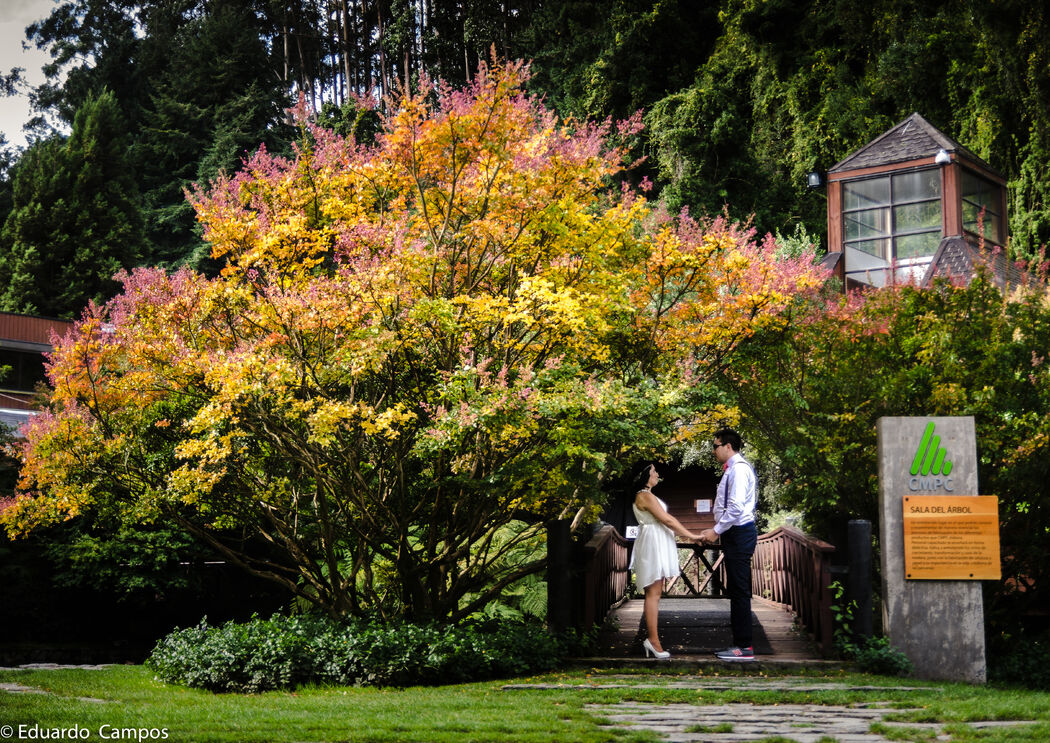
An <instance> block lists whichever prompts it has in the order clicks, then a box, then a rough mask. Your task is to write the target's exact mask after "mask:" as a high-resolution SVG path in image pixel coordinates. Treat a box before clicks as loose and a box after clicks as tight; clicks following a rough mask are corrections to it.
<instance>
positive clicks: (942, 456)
mask: <svg viewBox="0 0 1050 743" xmlns="http://www.w3.org/2000/svg"><path fill="white" fill-rule="evenodd" d="M934 428H935V426H934V424H933V421H930V422H929V423H928V424H926V430H925V431H924V432H923V434H922V440H921V441H919V446H918V447H917V448H916V449H915V457H914V458H913V459H912V461H911V472H910V474H911V479H910V480H908V487H909V489H911V490H941V489H943V490H947V491H949V492H950V491H952V490H954V489H955V483H954V482H953V480H952V478H950V477H949V476H948V475H950V474H951V473H952V463H951V461H950V460H949V459H948V458H947V457H948V450H947V449H945V448H944V447H943V446H941V437H940V436H937V435H936V434H934Z"/></svg>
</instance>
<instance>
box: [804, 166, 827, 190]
mask: <svg viewBox="0 0 1050 743" xmlns="http://www.w3.org/2000/svg"><path fill="white" fill-rule="evenodd" d="M823 185H824V176H823V175H822V174H821V172H820V171H819V170H811V171H809V174H808V175H807V176H806V188H809V189H813V188H820V187H821V186H823Z"/></svg>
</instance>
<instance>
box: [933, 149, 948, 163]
mask: <svg viewBox="0 0 1050 743" xmlns="http://www.w3.org/2000/svg"><path fill="white" fill-rule="evenodd" d="M933 161H934V162H935V163H937V164H938V165H947V164H948V163H950V162H951V161H952V156H951V155H949V154H948V150H944V149H942V150H939V151H938V152H937V155H936V157H934V158H933Z"/></svg>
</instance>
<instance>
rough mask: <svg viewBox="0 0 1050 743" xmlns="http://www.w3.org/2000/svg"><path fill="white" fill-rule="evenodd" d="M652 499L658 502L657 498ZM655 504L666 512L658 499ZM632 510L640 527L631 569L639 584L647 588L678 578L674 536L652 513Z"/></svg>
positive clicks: (663, 504)
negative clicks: (657, 503) (668, 579)
mask: <svg viewBox="0 0 1050 743" xmlns="http://www.w3.org/2000/svg"><path fill="white" fill-rule="evenodd" d="M653 497H654V498H656V496H655V495H654V496H653ZM656 500H658V501H660V505H661V506H662V507H663V509H664V510H665V511H666V510H667V504H666V503H664V502H663V501H662V500H660V499H659V498H656ZM631 507H632V508H633V509H634V517H635V519H637V520H638V526H639V527H640V528H639V529H638V538H637V539H635V540H634V550H633V551H632V552H631V567H632V568H633V569H634V576H635V579H636V580H637V584H638V585H639V586H641V587H642V588H645V587H646V586H648V585H650V584H652V583H655V582H656V581H658V580H662V579H664V578H677V577H678V572H679V570H678V547H677V546H676V545H675V538H674V532H673V531H671V530H670V529H668V528H667V527H666V526H664V525H663V524H661V523H660V522H659V521H657V520H656V517H654V516H653V515H652V513H650V512H649V511H643V510H641V509H640V508H638V506H636V505H633V504H632V505H631Z"/></svg>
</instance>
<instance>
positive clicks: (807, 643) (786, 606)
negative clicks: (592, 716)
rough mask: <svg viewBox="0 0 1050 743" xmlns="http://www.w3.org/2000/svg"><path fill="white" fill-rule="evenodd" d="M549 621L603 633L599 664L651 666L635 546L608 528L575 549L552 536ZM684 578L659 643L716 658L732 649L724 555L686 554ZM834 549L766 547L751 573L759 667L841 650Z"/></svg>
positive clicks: (779, 534) (769, 542) (788, 541)
mask: <svg viewBox="0 0 1050 743" xmlns="http://www.w3.org/2000/svg"><path fill="white" fill-rule="evenodd" d="M548 534H549V540H548V550H549V552H548V554H549V560H550V564H549V566H548V591H549V598H548V620H549V621H550V623H551V625H552V627H554V628H559V627H568V626H576V627H580V628H586V627H592V626H596V625H599V626H601V627H602V628H603V629H602V632H601V634H600V649H599V651H598V652H599V654H600V655H601V656H602V657H606V658H627V657H637V658H641V657H642V656H643V654H642V649H641V641H642V638H643V637H644V625H643V621H642V601H641V599H640V598H634V597H632V596H629V595H628V591H629V589H630V581H629V574H628V567H627V565H628V547H629V542H628V541H627V540H626V539H624V538H623V537H622V536H620V534H619V532H617V530H616V529H615V528H614V527H612V526H609V525H606V526H603V527H602V528H601V529H600V530H598V531H597V532H596V533H595V534H594V536H593V537H592V538H591V539H590V540H589V541H588V542H587V543H586V544H585V545H583V546H582V547H579V548H576V549H572V547H571V546H570V545H569V540H568V526H567V525H564V526H562V527H561V528H560V529H559V528H558V526H557V523H556V524H554V525H552V528H551V530H550V531H549V532H548ZM679 548H680V552H679V554H680V556H682V558H683V559H682V561H681V565H682V572H681V575H680V576H679V579H677V580H675V581H673V582H671V583H670V584H669V585H668V587H667V591H666V592H665V596H664V598H663V599H662V600H661V603H660V638H661V641H662V643H663V645H664V647H665V648H667V649H669V650H670V651H671V652H672V654H675V655H676V656H678V657H681V656H687V657H688V656H699V657H705V658H706V657H710V654H711V653H712V652H713V651H715V650H717V649H720V648H724V647H726V646H727V645H730V644H731V637H730V632H729V600H728V599H726V598H724V597H723V596H722V593H721V586H722V585H724V568H723V567H722V565H721V559H720V554H719V553H718V552H717V550H709V549H701V548H697V547H694V546H693V545H688V544H685V545H679ZM834 549H835V548H834V547H833V546H831V545H829V544H827V543H826V542H822V541H820V540H818V539H813V538H812V537H809V536H807V535H806V534H804V533H803V532H801V531H799V530H798V529H795V528H793V527H790V526H783V527H779V528H777V529H775V530H773V531H772V532H769V533H767V534H763V535H762V536H760V537H759V540H758V547H757V548H756V550H755V556H754V560H753V565H752V593H753V595H754V598H753V600H752V621H753V623H754V628H755V629H754V631H755V653H756V655H757V656H758V657H759V659H776V660H777V661H785V662H797V661H803V660H815V659H819V658H820V657H822V656H824V655H828V654H830V652H831V650H832V644H833V638H832V620H831V592H830V588H829V586H830V583H831V565H830V553H831V552H832V551H834Z"/></svg>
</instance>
